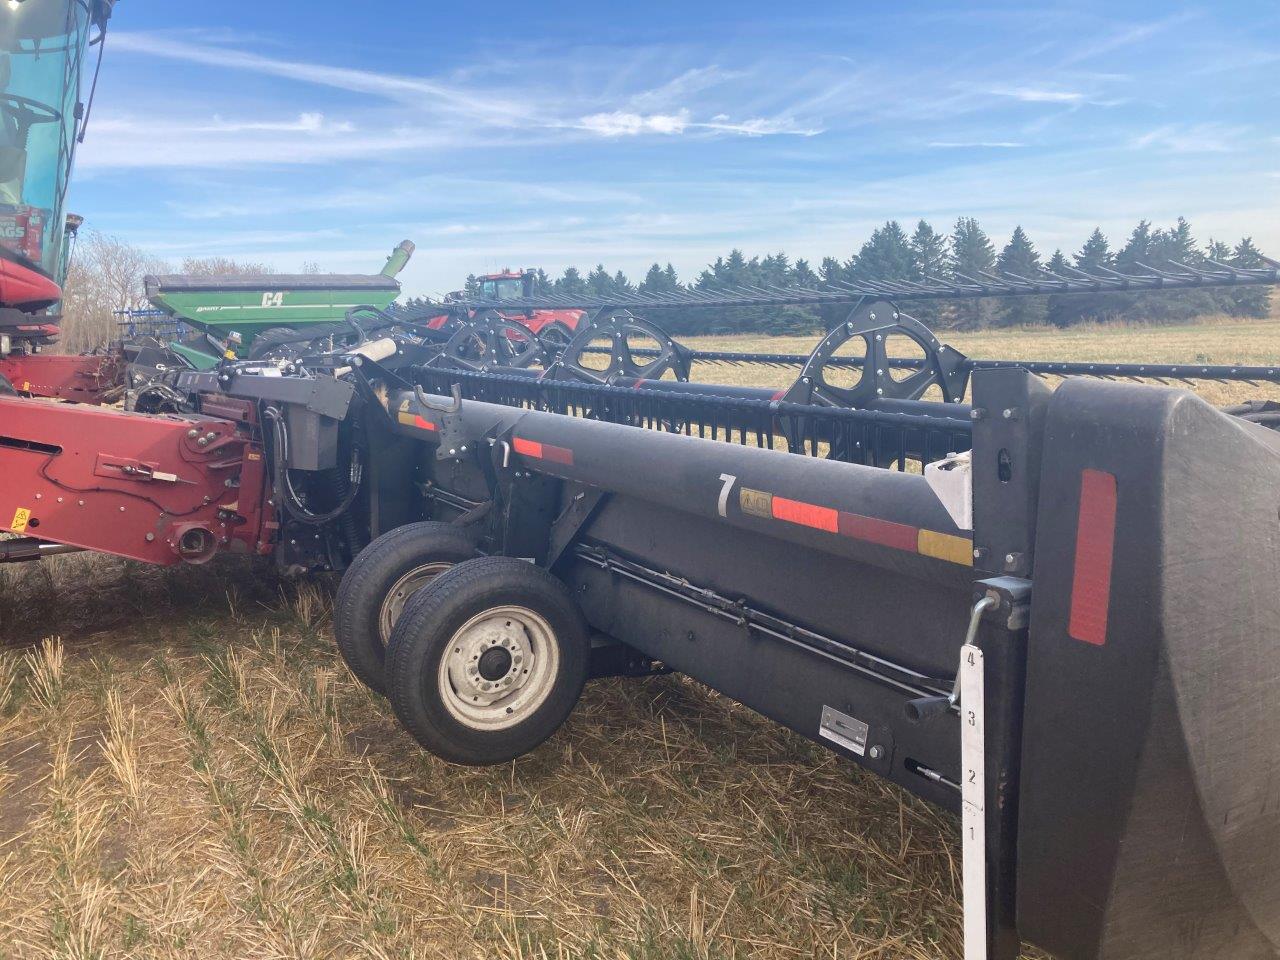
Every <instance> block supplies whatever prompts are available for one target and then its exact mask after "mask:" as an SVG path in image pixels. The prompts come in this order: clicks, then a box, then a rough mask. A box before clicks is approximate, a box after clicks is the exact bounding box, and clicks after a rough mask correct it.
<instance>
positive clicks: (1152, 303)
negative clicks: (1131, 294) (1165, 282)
mask: <svg viewBox="0 0 1280 960" xmlns="http://www.w3.org/2000/svg"><path fill="white" fill-rule="evenodd" d="M1150 256H1151V265H1152V266H1153V267H1155V268H1156V269H1157V270H1169V269H1171V268H1172V269H1175V270H1176V269H1177V267H1178V266H1179V265H1188V266H1193V267H1198V266H1201V265H1202V264H1203V263H1204V254H1203V253H1202V252H1201V251H1200V249H1199V247H1197V246H1196V241H1195V237H1193V236H1192V234H1191V224H1190V223H1188V222H1187V220H1186V218H1184V217H1179V218H1178V221H1177V223H1175V224H1174V225H1173V226H1172V227H1171V228H1169V229H1168V230H1156V231H1155V232H1154V233H1152V235H1151V249H1150ZM1222 309H1224V304H1223V301H1222V300H1220V299H1219V298H1218V297H1217V296H1216V295H1215V291H1213V290H1178V291H1175V292H1173V293H1158V294H1151V295H1148V296H1145V297H1142V298H1141V299H1140V300H1137V301H1136V303H1135V305H1134V307H1133V308H1131V316H1132V318H1133V319H1136V320H1145V321H1156V322H1163V323H1176V322H1179V321H1182V320H1190V319H1192V318H1193V317H1199V316H1204V315H1205V314H1209V313H1217V312H1218V311H1220V310H1222Z"/></svg>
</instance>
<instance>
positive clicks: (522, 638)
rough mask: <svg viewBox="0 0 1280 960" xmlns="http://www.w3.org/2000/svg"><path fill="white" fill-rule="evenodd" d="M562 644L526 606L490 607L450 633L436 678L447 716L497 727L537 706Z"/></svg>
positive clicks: (553, 677) (555, 667)
mask: <svg viewBox="0 0 1280 960" xmlns="http://www.w3.org/2000/svg"><path fill="white" fill-rule="evenodd" d="M559 671H560V647H559V645H558V644H557V643H556V634H555V631H554V630H552V629H551V625H550V624H549V623H547V621H546V620H545V619H544V618H543V617H542V616H540V615H539V614H537V613H535V612H534V611H532V610H530V609H529V608H528V607H517V606H503V607H493V608H491V609H489V610H485V611H483V612H482V613H478V614H476V615H475V616H474V617H472V618H471V619H470V620H468V621H467V622H466V623H464V624H463V625H462V626H461V627H460V628H459V629H458V630H457V631H456V632H455V633H454V635H453V636H452V637H451V638H450V640H449V646H448V647H447V648H446V649H445V652H444V656H443V657H441V658H440V668H439V670H438V671H437V676H436V682H437V686H438V688H439V694H440V700H441V702H443V704H444V706H445V709H446V710H448V711H449V714H450V716H452V717H453V718H454V719H455V720H457V721H458V722H459V723H462V724H463V725H465V726H467V727H470V728H471V729H473V730H501V729H503V728H505V727H511V726H514V725H515V724H517V723H519V722H520V721H522V720H524V719H525V718H526V717H528V716H529V714H531V713H532V712H533V711H535V710H537V709H538V708H539V707H540V706H542V704H543V703H545V702H546V699H547V697H548V696H549V695H550V694H551V689H552V687H554V686H555V681H556V676H557V674H558V673H559Z"/></svg>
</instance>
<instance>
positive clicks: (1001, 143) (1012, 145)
mask: <svg viewBox="0 0 1280 960" xmlns="http://www.w3.org/2000/svg"><path fill="white" fill-rule="evenodd" d="M929 146H930V147H933V148H934V149H938V150H963V149H968V148H971V147H985V148H990V149H993V150H1014V149H1017V148H1018V147H1025V146H1026V144H1025V143H1019V142H1017V141H1016V140H933V141H931V142H930V143H929Z"/></svg>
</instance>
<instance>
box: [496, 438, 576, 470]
mask: <svg viewBox="0 0 1280 960" xmlns="http://www.w3.org/2000/svg"><path fill="white" fill-rule="evenodd" d="M511 445H512V446H513V447H515V450H516V453H520V454H524V456H526V457H534V458H536V459H538V460H547V461H550V462H551V463H563V464H564V465H565V466H569V467H572V466H573V451H572V450H570V449H569V448H568V447H557V446H555V445H554V444H550V443H538V442H537V441H536V440H525V439H523V438H521V437H512V438H511Z"/></svg>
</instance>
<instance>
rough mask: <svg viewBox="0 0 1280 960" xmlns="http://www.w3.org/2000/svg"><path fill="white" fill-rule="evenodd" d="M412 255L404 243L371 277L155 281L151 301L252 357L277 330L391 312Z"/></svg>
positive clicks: (171, 277)
mask: <svg viewBox="0 0 1280 960" xmlns="http://www.w3.org/2000/svg"><path fill="white" fill-rule="evenodd" d="M412 254H413V244H412V243H411V242H410V241H408V240H404V241H402V242H401V243H400V244H399V245H398V246H397V247H396V248H395V250H393V251H392V252H391V256H390V257H388V258H387V263H386V265H385V266H384V267H383V268H382V271H381V272H380V273H375V274H371V275H366V274H336V273H316V274H260V275H223V276H204V277H201V276H191V275H188V274H167V275H164V276H149V277H147V278H146V287H147V299H148V300H150V301H151V303H152V304H154V305H155V306H156V307H157V308H159V309H161V310H163V311H165V312H166V313H169V314H171V315H172V316H173V317H174V318H176V319H178V320H181V321H183V322H185V323H188V324H191V325H192V326H194V327H196V328H198V329H199V330H201V331H203V332H204V333H207V334H209V335H210V336H212V337H214V338H215V339H217V340H219V341H223V342H232V343H234V342H236V341H237V339H238V340H239V342H240V344H241V348H240V349H241V351H242V352H244V351H248V352H250V353H252V352H253V341H254V340H255V339H257V338H262V340H261V342H262V343H264V344H265V343H266V342H268V341H270V340H271V339H273V338H274V337H275V336H277V333H276V332H277V331H279V332H280V333H284V332H286V331H305V330H307V329H308V328H311V327H316V328H319V327H323V326H326V325H330V324H336V323H341V322H342V321H343V320H344V318H345V317H346V315H347V311H348V310H350V309H351V308H353V307H360V306H369V307H376V308H377V309H379V310H385V309H386V308H387V307H388V306H390V304H391V302H392V301H393V300H395V298H396V297H397V296H399V295H400V282H399V281H398V280H396V275H397V274H398V273H399V272H400V271H401V270H403V269H404V266H405V264H407V263H408V262H409V257H410V256H412ZM317 333H319V330H317ZM264 334H270V335H269V336H267V337H263V335H264Z"/></svg>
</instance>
